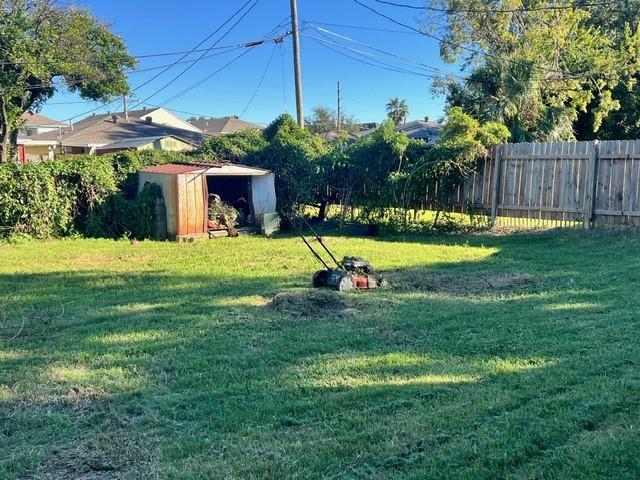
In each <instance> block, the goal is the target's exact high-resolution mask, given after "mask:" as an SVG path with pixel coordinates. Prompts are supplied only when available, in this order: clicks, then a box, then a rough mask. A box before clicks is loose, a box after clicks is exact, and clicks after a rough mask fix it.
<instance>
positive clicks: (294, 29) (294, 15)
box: [290, 0, 304, 128]
mask: <svg viewBox="0 0 640 480" xmlns="http://www.w3.org/2000/svg"><path fill="white" fill-rule="evenodd" d="M290 3H291V34H292V35H293V73H294V76H295V80H296V113H297V114H298V125H300V127H302V128H304V107H303V104H302V68H301V67H300V34H299V32H298V3H297V0H290Z"/></svg>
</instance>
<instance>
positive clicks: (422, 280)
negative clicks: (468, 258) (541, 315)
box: [385, 271, 536, 296]
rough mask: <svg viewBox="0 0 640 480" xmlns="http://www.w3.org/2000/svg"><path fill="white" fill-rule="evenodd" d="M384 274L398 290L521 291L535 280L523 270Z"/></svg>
mask: <svg viewBox="0 0 640 480" xmlns="http://www.w3.org/2000/svg"><path fill="white" fill-rule="evenodd" d="M385 276H386V277H387V278H388V279H389V283H390V284H391V287H392V288H394V289H397V290H418V291H423V292H434V293H447V294H450V295H461V296H462V295H479V294H491V293H507V292H517V291H523V290H526V289H528V288H530V287H531V286H532V285H534V284H535V283H536V278H535V277H534V276H533V275H530V274H528V273H523V272H475V273H472V274H468V275H438V274H435V273H418V272H415V271H398V272H389V273H386V274H385Z"/></svg>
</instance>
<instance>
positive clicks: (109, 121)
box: [24, 108, 204, 155]
mask: <svg viewBox="0 0 640 480" xmlns="http://www.w3.org/2000/svg"><path fill="white" fill-rule="evenodd" d="M203 138H204V135H203V133H202V132H201V131H200V130H199V129H197V128H196V127H194V126H193V125H191V124H189V122H187V121H186V120H183V119H182V118H180V117H179V116H177V115H175V114H174V113H172V112H170V111H169V110H167V109H164V108H158V109H141V110H133V111H129V112H118V113H110V114H101V115H91V116H89V117H87V118H85V119H83V120H80V121H79V122H76V123H74V124H72V125H71V127H68V128H64V129H62V128H61V129H59V130H57V131H49V132H45V133H40V134H37V135H32V136H31V137H29V139H28V142H27V141H25V142H24V145H25V147H26V148H31V147H32V146H35V145H43V146H44V145H46V146H47V147H48V148H49V149H50V150H51V149H52V150H53V151H54V153H55V154H62V155H95V154H104V153H109V152H115V151H119V150H143V149H158V150H170V151H185V150H192V149H194V148H197V146H199V145H200V144H201V143H202V140H203Z"/></svg>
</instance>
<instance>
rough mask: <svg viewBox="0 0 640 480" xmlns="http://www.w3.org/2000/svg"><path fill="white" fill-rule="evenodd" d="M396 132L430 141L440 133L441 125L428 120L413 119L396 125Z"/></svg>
mask: <svg viewBox="0 0 640 480" xmlns="http://www.w3.org/2000/svg"><path fill="white" fill-rule="evenodd" d="M396 130H397V131H398V132H402V133H404V134H405V135H406V136H407V137H409V138H417V139H421V140H425V141H426V142H432V141H433V140H435V138H436V137H437V136H438V135H439V134H440V130H442V125H441V124H439V123H435V122H430V121H428V120H413V121H411V122H407V123H403V124H402V125H398V126H397V127H396Z"/></svg>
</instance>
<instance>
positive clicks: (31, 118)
mask: <svg viewBox="0 0 640 480" xmlns="http://www.w3.org/2000/svg"><path fill="white" fill-rule="evenodd" d="M21 118H22V121H23V122H24V125H25V126H26V127H68V126H69V125H68V124H66V123H63V122H60V121H58V120H54V119H53V118H49V117H47V116H45V115H41V114H39V113H33V112H24V113H23V114H22V116H21Z"/></svg>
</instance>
